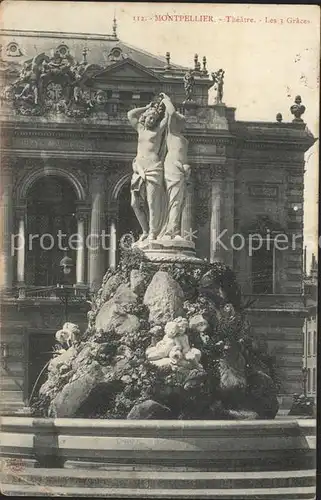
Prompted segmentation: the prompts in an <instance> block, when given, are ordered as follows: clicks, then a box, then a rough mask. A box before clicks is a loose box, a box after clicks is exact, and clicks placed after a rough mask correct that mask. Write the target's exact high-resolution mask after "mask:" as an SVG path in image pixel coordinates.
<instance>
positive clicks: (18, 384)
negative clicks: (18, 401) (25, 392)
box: [0, 374, 24, 394]
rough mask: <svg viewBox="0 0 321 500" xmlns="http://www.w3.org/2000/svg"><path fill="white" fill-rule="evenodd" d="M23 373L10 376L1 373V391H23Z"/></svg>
mask: <svg viewBox="0 0 321 500" xmlns="http://www.w3.org/2000/svg"><path fill="white" fill-rule="evenodd" d="M23 384H24V382H23V375H20V374H19V375H17V376H9V375H1V378H0V393H1V394H3V391H19V390H20V391H21V390H22V387H23Z"/></svg>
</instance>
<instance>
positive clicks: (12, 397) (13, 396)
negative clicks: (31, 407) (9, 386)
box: [0, 388, 23, 406]
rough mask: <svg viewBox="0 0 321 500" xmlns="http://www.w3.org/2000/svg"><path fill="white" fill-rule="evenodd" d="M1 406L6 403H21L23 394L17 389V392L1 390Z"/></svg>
mask: <svg viewBox="0 0 321 500" xmlns="http://www.w3.org/2000/svg"><path fill="white" fill-rule="evenodd" d="M0 394H1V403H0V404H1V405H2V406H5V405H6V404H7V403H8V404H10V403H12V402H13V403H16V402H23V392H22V391H21V390H19V389H18V388H17V390H13V391H8V390H1V392H0Z"/></svg>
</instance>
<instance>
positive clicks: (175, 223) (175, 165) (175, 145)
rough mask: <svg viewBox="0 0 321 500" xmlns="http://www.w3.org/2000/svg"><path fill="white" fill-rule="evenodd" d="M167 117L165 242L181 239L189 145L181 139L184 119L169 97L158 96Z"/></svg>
mask: <svg viewBox="0 0 321 500" xmlns="http://www.w3.org/2000/svg"><path fill="white" fill-rule="evenodd" d="M160 97H161V98H162V103H163V104H164V106H165V109H166V111H167V113H168V129H167V136H166V145H167V154H166V157H165V161H164V178H165V187H166V191H167V198H168V214H167V225H166V229H165V232H164V234H163V235H162V237H163V238H165V239H169V238H170V239H172V238H175V239H179V238H181V236H182V235H181V229H182V228H181V219H182V212H183V208H184V204H185V199H186V189H187V183H188V180H189V176H190V166H189V165H188V163H187V149H188V141H187V139H186V138H185V137H184V136H183V134H182V132H183V128H184V126H185V117H184V116H183V115H181V114H180V113H178V112H177V111H176V109H175V106H174V105H173V103H172V101H171V99H170V97H169V96H168V95H166V94H164V93H162V94H160Z"/></svg>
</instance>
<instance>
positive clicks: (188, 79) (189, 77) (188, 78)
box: [184, 69, 195, 101]
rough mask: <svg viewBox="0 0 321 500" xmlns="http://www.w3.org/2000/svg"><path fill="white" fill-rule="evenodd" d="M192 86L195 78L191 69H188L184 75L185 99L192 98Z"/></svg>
mask: <svg viewBox="0 0 321 500" xmlns="http://www.w3.org/2000/svg"><path fill="white" fill-rule="evenodd" d="M194 86H195V78H194V76H193V71H192V70H191V69H190V70H189V71H188V72H187V73H185V75H184V90H185V95H186V100H187V101H192V100H193V99H192V96H193V92H194Z"/></svg>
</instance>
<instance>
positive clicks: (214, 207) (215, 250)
mask: <svg viewBox="0 0 321 500" xmlns="http://www.w3.org/2000/svg"><path fill="white" fill-rule="evenodd" d="M221 204H222V181H221V179H219V178H215V177H214V178H213V180H212V186H211V215H210V217H211V222H210V261H211V262H216V261H221V260H222V248H221V245H220V239H219V235H220V233H221V230H222V228H221Z"/></svg>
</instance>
